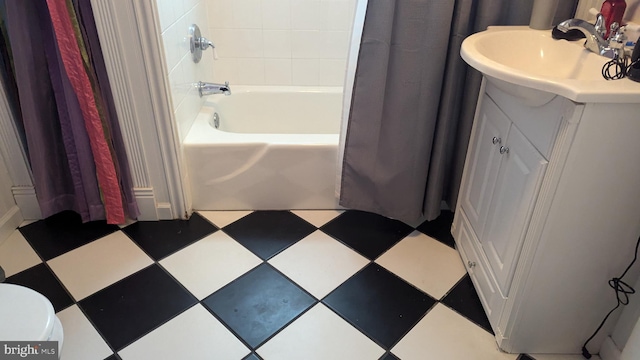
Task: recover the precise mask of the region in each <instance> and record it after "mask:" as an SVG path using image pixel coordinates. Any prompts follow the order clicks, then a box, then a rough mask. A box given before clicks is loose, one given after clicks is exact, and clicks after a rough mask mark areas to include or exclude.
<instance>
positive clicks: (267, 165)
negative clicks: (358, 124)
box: [184, 86, 342, 210]
mask: <svg viewBox="0 0 640 360" xmlns="http://www.w3.org/2000/svg"><path fill="white" fill-rule="evenodd" d="M232 91H233V94H232V95H231V96H224V95H213V96H209V99H208V101H207V103H205V106H203V108H202V110H201V112H200V114H199V115H198V117H197V118H196V120H195V122H194V124H193V126H192V127H191V129H190V130H189V133H188V134H187V137H186V139H185V141H184V151H185V158H186V162H187V169H188V177H189V182H190V183H191V193H192V198H193V208H194V209H195V210H273V209H336V208H338V204H337V200H336V199H335V191H334V188H335V176H336V161H337V157H338V156H337V151H338V136H339V135H338V132H339V129H340V116H341V110H342V89H341V88H339V87H289V86H286V87H285V86H282V87H281V86H232ZM214 113H217V114H218V116H219V118H220V123H219V129H216V128H215V127H214V124H213V122H214V121H213V118H214Z"/></svg>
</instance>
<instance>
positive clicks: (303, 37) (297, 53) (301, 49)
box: [291, 30, 322, 59]
mask: <svg viewBox="0 0 640 360" xmlns="http://www.w3.org/2000/svg"><path fill="white" fill-rule="evenodd" d="M321 39H322V33H320V31H317V30H300V31H297V30H294V31H292V32H291V56H292V57H293V58H294V59H317V58H319V57H320V41H321Z"/></svg>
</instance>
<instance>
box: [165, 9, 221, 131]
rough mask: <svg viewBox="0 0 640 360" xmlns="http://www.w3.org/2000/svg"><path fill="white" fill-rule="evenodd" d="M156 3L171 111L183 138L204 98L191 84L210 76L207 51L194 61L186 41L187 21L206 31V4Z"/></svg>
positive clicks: (210, 65) (210, 60)
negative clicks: (168, 84)
mask: <svg viewBox="0 0 640 360" xmlns="http://www.w3.org/2000/svg"><path fill="white" fill-rule="evenodd" d="M156 4H157V7H158V16H159V20H160V28H161V29H160V30H161V32H162V42H163V45H164V55H165V56H164V60H165V62H166V65H167V70H168V74H167V75H168V77H169V83H170V85H171V101H172V104H173V111H174V114H175V118H176V121H177V123H178V132H179V135H180V139H181V140H184V138H185V136H186V135H187V132H188V131H189V128H190V127H191V125H192V124H193V121H194V120H195V118H196V116H197V115H198V112H200V108H201V107H202V103H203V101H204V99H201V98H200V97H199V96H198V91H197V90H196V89H195V87H193V84H194V83H195V82H197V81H198V80H202V81H210V80H211V78H212V77H213V65H212V62H213V58H212V57H211V54H210V52H211V50H207V51H206V52H204V53H203V58H202V60H201V61H200V62H199V63H197V64H196V63H194V62H193V61H192V60H191V53H190V52H189V43H188V42H187V38H188V34H189V26H190V25H191V24H194V23H195V24H198V25H199V26H200V29H201V31H202V32H204V33H206V31H207V15H206V14H207V10H206V7H207V4H206V2H205V0H156Z"/></svg>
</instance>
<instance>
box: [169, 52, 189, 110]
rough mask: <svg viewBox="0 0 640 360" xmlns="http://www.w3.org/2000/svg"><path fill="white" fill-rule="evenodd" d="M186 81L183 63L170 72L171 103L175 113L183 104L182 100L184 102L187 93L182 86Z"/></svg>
mask: <svg viewBox="0 0 640 360" xmlns="http://www.w3.org/2000/svg"><path fill="white" fill-rule="evenodd" d="M185 81H186V80H185V77H184V72H183V69H182V62H180V63H179V64H178V65H177V66H176V67H175V68H173V70H171V71H170V72H169V86H171V103H172V104H173V111H175V110H176V109H177V108H178V106H179V105H180V103H182V100H184V96H185V95H186V92H185V91H183V87H182V86H183V84H184V83H185Z"/></svg>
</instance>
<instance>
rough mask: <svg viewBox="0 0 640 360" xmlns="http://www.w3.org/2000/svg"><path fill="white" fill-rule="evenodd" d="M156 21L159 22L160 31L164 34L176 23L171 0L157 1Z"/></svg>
mask: <svg viewBox="0 0 640 360" xmlns="http://www.w3.org/2000/svg"><path fill="white" fill-rule="evenodd" d="M156 4H157V8H158V20H160V31H161V32H164V31H165V30H167V28H168V27H169V26H171V24H173V23H174V22H175V21H176V15H177V14H176V13H175V12H174V11H173V7H174V3H173V1H172V0H157V2H156Z"/></svg>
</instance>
